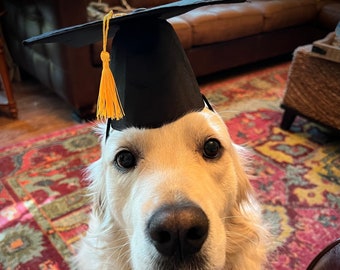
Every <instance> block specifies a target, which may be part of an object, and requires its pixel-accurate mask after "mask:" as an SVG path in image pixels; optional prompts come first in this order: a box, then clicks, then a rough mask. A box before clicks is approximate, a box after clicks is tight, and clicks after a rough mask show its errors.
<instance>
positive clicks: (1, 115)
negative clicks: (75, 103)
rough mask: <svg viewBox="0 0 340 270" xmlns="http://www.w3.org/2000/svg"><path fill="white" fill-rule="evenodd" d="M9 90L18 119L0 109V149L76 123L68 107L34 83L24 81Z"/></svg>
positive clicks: (29, 79) (15, 83)
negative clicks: (14, 101) (13, 98)
mask: <svg viewBox="0 0 340 270" xmlns="http://www.w3.org/2000/svg"><path fill="white" fill-rule="evenodd" d="M12 87H13V92H14V97H15V100H16V103H17V108H18V119H12V118H11V117H10V115H9V114H8V110H7V109H6V108H1V111H0V148H1V147H4V146H8V145H11V144H15V143H18V142H21V141H23V140H27V139H31V138H35V137H37V136H39V135H43V134H46V133H49V132H53V131H57V130H60V129H62V128H66V127H70V126H72V125H77V124H79V123H78V122H76V121H75V120H74V119H73V118H72V109H71V107H70V106H69V105H68V104H67V103H66V102H65V101H63V100H62V99H61V98H59V97H58V96H57V95H56V94H54V93H53V92H52V91H50V90H48V89H47V88H46V87H44V86H42V85H41V84H40V83H38V82H37V81H35V80H33V79H31V78H26V79H25V80H23V81H22V82H13V84H12ZM0 91H3V90H0Z"/></svg>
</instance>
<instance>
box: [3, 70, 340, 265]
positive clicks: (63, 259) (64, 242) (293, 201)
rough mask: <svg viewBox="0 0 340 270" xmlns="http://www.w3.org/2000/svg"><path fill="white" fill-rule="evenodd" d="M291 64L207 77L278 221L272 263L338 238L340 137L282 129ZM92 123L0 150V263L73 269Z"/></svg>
mask: <svg viewBox="0 0 340 270" xmlns="http://www.w3.org/2000/svg"><path fill="white" fill-rule="evenodd" d="M288 68H289V65H288V64H281V65H277V66H275V67H273V68H263V69H261V70H259V71H256V72H251V73H249V75H237V76H231V77H228V78H224V79H217V80H215V81H214V82H213V83H207V84H202V92H203V93H204V94H205V95H206V96H207V97H208V98H209V100H210V101H211V102H212V103H213V104H214V106H215V107H216V109H217V111H219V112H220V113H221V114H222V116H223V117H224V119H225V121H226V123H227V125H228V127H229V131H230V133H231V136H232V138H233V139H234V141H235V142H236V143H239V144H242V145H246V146H247V147H248V148H250V149H251V150H253V152H254V160H253V163H254V169H253V174H254V175H255V177H254V179H253V180H252V183H253V185H254V187H255V189H256V190H257V192H258V196H259V199H260V200H261V202H262V203H263V206H264V215H265V217H266V219H267V220H271V221H273V222H274V223H275V224H276V225H275V226H274V227H273V228H272V230H273V232H274V233H275V234H277V235H278V237H277V239H276V242H275V244H274V245H273V254H272V256H271V257H270V267H269V269H278V270H285V269H287V270H288V269H289V270H291V269H305V268H306V267H307V265H308V264H309V262H310V261H311V260H312V258H313V257H314V256H315V255H316V254H317V253H318V252H319V251H320V250H321V249H322V248H323V247H325V246H326V245H327V244H328V243H329V242H331V241H333V240H335V239H336V238H338V237H340V211H339V209H340V199H339V198H340V139H339V136H338V137H337V136H335V135H334V134H332V133H331V132H330V131H329V130H327V129H325V128H323V127H321V126H319V125H316V124H315V123H312V122H309V121H307V120H304V119H302V118H297V120H296V121H295V122H294V125H293V126H292V128H291V131H289V132H287V131H283V130H281V129H280V128H279V123H280V121H281V117H282V110H281V109H280V108H279V104H280V100H281V99H282V96H283V94H284V89H285V85H286V79H287V74H288ZM99 154H100V153H99V145H98V140H97V137H96V135H94V133H93V132H92V130H91V125H90V124H86V125H78V126H75V127H72V128H69V129H66V130H62V131H59V132H56V133H52V134H48V135H46V136H44V137H40V138H36V139H34V140H30V141H26V142H23V143H21V144H18V145H13V146H9V147H6V148H3V149H0V243H1V245H0V269H70V268H71V263H70V262H71V260H72V254H73V252H74V248H73V247H74V244H75V243H76V242H77V240H78V239H79V237H80V236H81V235H82V234H83V233H85V231H86V229H87V225H86V222H87V214H88V212H89V206H88V202H87V201H86V197H84V196H83V195H84V193H85V189H84V187H85V183H84V182H82V177H83V170H84V168H85V167H86V166H87V165H89V164H90V163H91V162H93V161H95V160H96V159H98V157H99Z"/></svg>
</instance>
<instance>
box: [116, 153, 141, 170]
mask: <svg viewBox="0 0 340 270" xmlns="http://www.w3.org/2000/svg"><path fill="white" fill-rule="evenodd" d="M114 163H115V165H116V166H117V167H118V168H120V169H130V168H132V167H134V166H136V157H135V156H134V154H132V153H131V152H130V151H128V150H122V151H120V152H118V153H117V155H116V157H115V159H114Z"/></svg>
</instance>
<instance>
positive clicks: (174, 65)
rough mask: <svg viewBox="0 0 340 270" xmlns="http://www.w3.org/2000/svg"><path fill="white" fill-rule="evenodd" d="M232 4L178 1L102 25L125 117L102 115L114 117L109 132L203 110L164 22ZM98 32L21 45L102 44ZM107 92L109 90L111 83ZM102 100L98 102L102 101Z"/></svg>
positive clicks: (93, 25) (57, 34) (84, 28)
mask: <svg viewBox="0 0 340 270" xmlns="http://www.w3.org/2000/svg"><path fill="white" fill-rule="evenodd" d="M235 2H244V0H239V1H238V0H236V1H235V0H233V1H231V0H224V1H223V0H211V1H207V0H205V1H204V0H201V1H198V0H196V1H194V0H183V1H179V2H174V3H170V4H166V5H163V6H158V7H154V8H150V9H138V10H136V11H134V12H132V13H129V14H127V15H125V16H121V17H115V18H112V19H110V20H108V21H107V26H109V27H110V30H108V27H107V28H106V30H103V32H105V31H109V32H108V36H109V37H111V36H113V35H114V39H113V41H112V50H111V64H110V66H111V70H112V73H113V75H114V80H115V83H116V86H117V89H118V96H119V97H118V98H117V99H118V101H117V99H116V102H118V103H119V104H121V105H122V107H123V108H124V112H125V116H124V117H123V118H121V116H122V115H121V116H118V117H116V116H112V115H111V114H109V115H104V116H107V117H108V118H117V120H114V121H111V126H112V128H114V129H117V130H122V129H124V128H127V127H132V126H134V127H140V128H156V127H160V126H162V125H164V124H166V123H170V122H172V121H175V120H176V119H178V118H179V117H181V116H183V115H185V114H186V113H188V112H192V111H201V110H202V109H203V108H204V102H203V98H202V95H201V94H200V90H199V87H198V83H197V80H196V78H195V75H194V73H193V71H192V68H191V66H190V63H189V61H188V59H187V57H186V54H185V52H184V50H183V48H182V45H181V43H180V41H179V40H178V38H177V35H176V33H175V31H174V29H173V28H172V26H171V25H170V24H169V23H168V22H167V21H166V19H168V18H171V17H173V16H177V15H180V14H182V13H185V12H187V11H189V10H192V9H194V8H197V7H199V6H204V5H211V4H218V3H235ZM104 24H105V21H104ZM102 28H103V22H101V21H96V22H90V23H85V24H82V25H77V26H72V27H68V28H64V29H60V30H56V31H53V32H49V33H46V34H43V35H40V36H36V37H33V38H30V39H27V40H25V41H24V44H26V45H30V44H34V43H51V42H56V43H64V44H69V45H72V46H83V45H87V44H90V43H94V42H97V41H99V40H101V39H102V37H103V34H102ZM104 29H105V27H104ZM104 36H105V33H104ZM104 40H105V39H104ZM105 43H106V41H105ZM105 46H106V45H105V44H104V51H105ZM108 61H109V60H107V63H108ZM103 63H104V61H103ZM103 65H104V64H103ZM109 88H114V84H113V85H112V84H110V85H109ZM110 91H113V89H110ZM105 95H106V94H105ZM105 95H104V97H102V98H104V99H106V96H105ZM110 95H111V94H110ZM111 96H112V95H111ZM119 98H120V99H119ZM113 114H115V112H113ZM120 118H121V119H120Z"/></svg>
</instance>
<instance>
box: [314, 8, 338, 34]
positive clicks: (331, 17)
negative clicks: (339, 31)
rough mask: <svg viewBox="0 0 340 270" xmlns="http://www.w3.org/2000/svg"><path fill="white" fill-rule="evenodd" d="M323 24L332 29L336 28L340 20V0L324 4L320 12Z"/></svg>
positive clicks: (320, 19)
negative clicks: (339, 0)
mask: <svg viewBox="0 0 340 270" xmlns="http://www.w3.org/2000/svg"><path fill="white" fill-rule="evenodd" d="M319 21H320V23H321V25H323V26H325V27H327V28H328V29H330V30H334V29H335V27H336V24H337V23H338V22H339V21H340V2H337V3H336V2H331V3H327V4H325V5H323V6H322V7H321V9H320V13H319Z"/></svg>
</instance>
